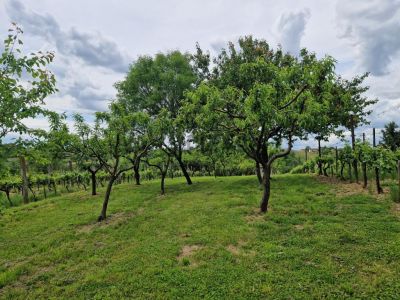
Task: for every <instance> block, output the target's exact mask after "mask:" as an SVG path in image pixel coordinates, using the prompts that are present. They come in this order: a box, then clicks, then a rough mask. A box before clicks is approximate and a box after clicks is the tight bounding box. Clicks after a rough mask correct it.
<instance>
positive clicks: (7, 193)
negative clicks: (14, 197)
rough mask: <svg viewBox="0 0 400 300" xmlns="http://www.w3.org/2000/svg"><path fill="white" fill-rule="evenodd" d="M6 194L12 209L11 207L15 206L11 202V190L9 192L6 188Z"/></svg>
mask: <svg viewBox="0 0 400 300" xmlns="http://www.w3.org/2000/svg"><path fill="white" fill-rule="evenodd" d="M4 192H5V193H6V197H7V200H8V202H9V203H10V207H11V206H14V204H13V203H12V202H11V198H10V190H9V189H8V188H6V189H5V190H4Z"/></svg>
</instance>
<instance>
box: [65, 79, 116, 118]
mask: <svg viewBox="0 0 400 300" xmlns="http://www.w3.org/2000/svg"><path fill="white" fill-rule="evenodd" d="M61 95H70V96H72V97H74V98H75V99H78V100H79V101H78V106H79V108H82V109H87V110H92V111H103V110H105V109H106V107H107V102H108V100H110V99H111V98H112V95H110V94H107V93H106V92H104V91H101V90H100V89H99V88H98V87H96V86H95V85H93V84H92V83H90V82H85V81H74V82H73V83H72V84H71V85H70V86H68V87H65V89H63V93H62V94H61Z"/></svg>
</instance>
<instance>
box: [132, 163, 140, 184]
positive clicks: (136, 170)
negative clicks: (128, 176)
mask: <svg viewBox="0 0 400 300" xmlns="http://www.w3.org/2000/svg"><path fill="white" fill-rule="evenodd" d="M139 167H140V160H138V161H135V163H134V164H133V173H134V174H135V181H136V185H140V171H139Z"/></svg>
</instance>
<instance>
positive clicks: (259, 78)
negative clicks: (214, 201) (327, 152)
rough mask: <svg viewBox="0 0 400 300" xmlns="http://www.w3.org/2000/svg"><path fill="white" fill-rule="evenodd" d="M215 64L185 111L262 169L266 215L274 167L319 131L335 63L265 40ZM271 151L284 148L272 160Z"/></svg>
mask: <svg viewBox="0 0 400 300" xmlns="http://www.w3.org/2000/svg"><path fill="white" fill-rule="evenodd" d="M238 45H239V46H238V48H236V47H235V46H234V44H233V43H230V44H229V47H228V49H227V50H223V51H222V52H221V53H220V54H219V56H218V57H217V58H216V59H215V67H214V68H213V70H212V72H211V73H212V76H211V77H210V79H209V80H208V81H207V82H205V83H203V84H201V85H200V86H199V87H198V88H197V89H196V91H194V92H191V93H188V97H189V100H188V103H187V105H186V107H185V109H184V112H185V113H186V114H191V115H192V118H194V119H195V120H196V122H197V125H198V127H199V129H198V130H208V131H210V132H214V133H215V134H217V135H225V136H226V138H228V139H229V140H231V141H232V142H233V143H234V144H235V145H236V146H238V147H239V148H241V149H242V151H243V152H244V153H246V154H247V156H248V157H250V158H251V159H253V160H254V161H255V163H259V164H260V165H261V166H262V169H263V175H262V176H263V178H262V180H263V181H262V184H263V188H264V193H263V196H262V199H261V203H260V210H261V212H266V211H267V209H268V201H269V198H270V187H271V186H270V175H271V167H272V164H273V162H274V161H275V160H276V159H279V158H281V157H284V156H287V155H288V154H289V153H290V152H291V150H292V146H293V142H294V141H295V139H296V138H303V137H305V136H306V134H307V132H308V131H309V130H310V128H312V126H315V120H316V119H318V117H319V116H320V115H321V108H322V107H323V106H324V105H323V101H324V98H323V97H317V96H316V95H318V91H319V88H320V87H321V86H322V87H323V88H324V89H325V88H327V86H330V85H332V83H333V74H334V73H333V68H334V60H333V59H332V58H330V57H325V58H323V59H317V58H316V56H315V54H313V53H309V52H307V51H306V50H305V49H304V50H302V51H301V53H300V55H299V57H295V56H292V55H289V54H284V53H283V51H282V50H281V49H277V50H273V49H271V48H270V46H269V45H268V43H267V42H266V41H264V40H256V39H253V38H252V37H245V38H241V39H239V41H238ZM271 145H272V146H273V145H276V146H280V145H286V149H285V150H284V151H281V152H278V153H275V154H272V153H270V152H269V149H270V147H271Z"/></svg>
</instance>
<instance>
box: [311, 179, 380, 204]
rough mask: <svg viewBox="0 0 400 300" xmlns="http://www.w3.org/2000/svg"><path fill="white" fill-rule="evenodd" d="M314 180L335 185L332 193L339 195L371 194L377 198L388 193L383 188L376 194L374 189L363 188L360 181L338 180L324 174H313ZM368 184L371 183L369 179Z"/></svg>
mask: <svg viewBox="0 0 400 300" xmlns="http://www.w3.org/2000/svg"><path fill="white" fill-rule="evenodd" d="M315 178H316V180H318V181H319V182H322V183H327V184H331V185H335V189H334V190H333V192H334V194H335V195H336V196H339V197H346V196H352V195H371V196H374V197H375V198H377V199H382V198H384V197H385V195H386V194H387V193H388V190H387V189H385V190H384V193H383V194H377V193H376V191H375V190H373V192H371V190H370V189H369V188H368V187H367V188H363V186H362V183H361V182H360V183H355V182H349V181H343V180H340V179H339V178H337V177H326V176H315ZM368 184H369V185H371V184H372V183H371V182H370V181H369V182H368Z"/></svg>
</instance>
